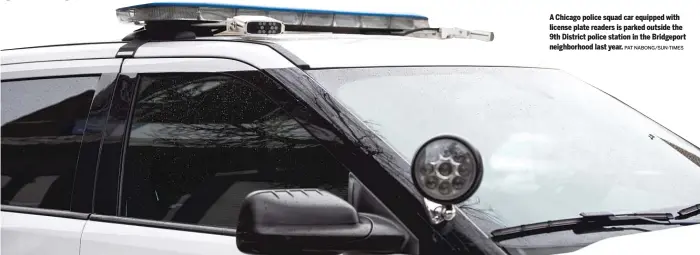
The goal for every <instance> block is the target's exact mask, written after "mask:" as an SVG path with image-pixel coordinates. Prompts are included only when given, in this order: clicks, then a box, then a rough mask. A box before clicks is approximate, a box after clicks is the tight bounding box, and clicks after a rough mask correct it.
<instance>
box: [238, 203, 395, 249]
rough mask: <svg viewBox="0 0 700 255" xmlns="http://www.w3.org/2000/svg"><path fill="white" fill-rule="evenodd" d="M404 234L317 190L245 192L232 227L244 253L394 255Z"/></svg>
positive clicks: (382, 219)
mask: <svg viewBox="0 0 700 255" xmlns="http://www.w3.org/2000/svg"><path fill="white" fill-rule="evenodd" d="M408 238H409V235H408V234H407V233H406V232H405V231H404V230H403V229H402V228H400V227H399V226H398V225H397V224H395V223H394V222H392V221H391V220H388V219H386V218H383V217H381V216H377V215H373V214H365V213H358V212H357V211H355V208H353V207H352V205H350V204H349V203H348V202H346V201H345V200H343V199H341V198H339V197H337V196H335V195H333V194H332V193H329V192H327V191H324V190H317V189H296V190H260V191H256V192H253V193H250V194H249V195H248V196H247V197H246V198H245V200H243V204H242V205H241V211H240V216H239V218H238V227H237V228H236V243H237V246H238V249H239V250H240V251H241V252H244V253H249V254H302V253H336V254H339V253H343V252H367V253H397V252H401V251H402V250H403V249H404V247H405V246H406V243H407V241H408Z"/></svg>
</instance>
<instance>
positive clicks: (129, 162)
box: [80, 58, 349, 255]
mask: <svg viewBox="0 0 700 255" xmlns="http://www.w3.org/2000/svg"><path fill="white" fill-rule="evenodd" d="M259 77H261V76H260V73H259V71H258V70H256V69H255V68H254V67H252V66H250V65H248V64H245V63H243V62H239V61H235V60H230V59H216V58H165V59H158V58H148V59H146V58H144V59H139V58H135V59H126V60H124V63H123V66H122V73H121V75H120V78H119V82H118V84H119V85H118V87H117V91H123V94H125V95H126V96H124V98H129V100H127V101H128V103H120V102H118V100H115V101H114V103H113V105H112V107H111V109H110V113H109V116H110V118H109V119H110V121H111V122H110V124H109V125H107V126H108V127H107V131H106V132H105V133H106V134H107V137H105V139H104V140H105V142H104V145H103V146H102V153H101V156H100V163H99V167H98V168H99V170H98V178H97V191H96V195H95V208H96V210H95V213H94V214H92V215H91V216H90V219H89V220H88V222H87V224H86V225H85V228H84V231H83V236H82V244H81V248H80V254H81V255H97V254H137V255H138V254H207V255H211V254H240V252H239V251H238V249H237V247H236V240H235V228H236V225H237V222H238V210H239V209H240V206H241V202H242V201H243V199H244V198H245V196H246V195H248V194H249V193H250V192H253V191H256V190H260V189H271V188H300V187H303V188H314V187H315V188H322V189H324V190H328V191H330V192H332V193H334V194H336V195H338V196H340V197H347V196H348V175H349V171H348V170H347V169H346V168H345V167H343V166H342V165H341V164H340V163H338V162H337V161H336V160H335V158H334V157H333V156H332V155H331V154H330V153H329V152H328V151H327V150H326V149H325V148H324V147H323V146H322V145H321V143H320V142H319V141H317V140H316V139H315V138H314V137H313V136H312V135H310V133H309V132H307V131H306V130H305V129H304V128H303V127H302V125H300V123H298V122H297V121H296V120H295V119H294V118H292V117H291V116H290V115H288V114H287V112H285V111H284V110H283V109H282V107H281V106H280V105H278V104H276V103H275V102H273V101H272V100H271V99H270V98H269V97H268V96H267V95H266V94H265V93H264V92H263V91H262V90H261V88H260V86H261V85H260V84H258V83H257V82H258V81H259V79H258V78H259ZM115 94H116V93H115Z"/></svg>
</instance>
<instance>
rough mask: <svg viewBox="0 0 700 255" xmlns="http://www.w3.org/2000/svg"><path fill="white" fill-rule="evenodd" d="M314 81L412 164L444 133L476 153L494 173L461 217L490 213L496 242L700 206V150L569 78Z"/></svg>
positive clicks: (345, 75) (331, 74)
mask: <svg viewBox="0 0 700 255" xmlns="http://www.w3.org/2000/svg"><path fill="white" fill-rule="evenodd" d="M310 74H311V75H312V76H313V77H314V79H316V80H317V81H318V82H319V83H320V84H321V85H322V86H324V88H325V89H326V90H327V91H329V93H330V94H331V95H332V96H334V97H335V98H336V99H338V100H339V101H340V102H341V103H342V104H344V105H345V107H347V108H349V109H350V110H351V111H352V112H353V113H354V114H355V115H357V116H358V117H359V118H361V119H362V120H363V121H364V122H365V123H371V125H369V124H368V126H369V127H370V128H371V129H372V130H375V132H378V134H379V135H380V136H381V137H382V138H383V139H384V140H385V142H387V143H388V144H389V145H391V146H392V147H393V148H395V149H396V150H397V151H398V152H399V154H401V155H402V156H403V157H404V159H406V160H407V161H409V160H411V159H412V157H413V154H414V153H415V151H416V149H417V148H418V147H419V146H420V145H421V144H422V143H424V142H425V141H427V140H428V139H430V138H432V137H434V136H436V135H439V134H445V133H448V134H456V135H458V136H461V137H463V138H465V139H467V141H469V142H470V143H472V144H473V145H474V146H475V147H476V148H477V149H478V150H479V151H480V152H481V155H482V157H483V161H484V169H485V174H484V179H483V183H482V184H481V187H480V188H479V190H478V191H477V193H476V194H475V195H474V196H473V197H472V198H471V199H470V200H469V201H467V202H465V204H464V206H465V207H466V208H468V209H467V211H469V210H473V211H479V212H484V213H486V215H487V216H488V222H489V225H493V226H488V227H487V228H488V229H489V231H490V230H492V229H494V228H497V227H506V226H515V225H521V224H527V223H534V222H540V221H547V220H554V219H562V218H571V217H578V215H579V213H581V212H596V211H608V212H613V213H624V212H637V211H654V210H659V209H664V208H678V207H683V206H689V205H691V204H696V203H698V202H700V197H699V196H698V194H700V158H698V155H700V153H699V152H698V150H697V149H696V148H695V147H693V146H692V145H691V144H689V143H687V142H685V141H684V140H683V139H681V138H679V137H677V136H675V135H674V134H672V133H671V132H669V131H668V130H666V129H664V128H663V127H661V126H660V125H658V124H656V123H655V122H653V121H651V120H649V119H648V118H646V117H645V116H643V115H641V114H639V113H638V112H636V111H634V110H633V109H631V108H629V107H627V106H626V105H624V104H623V103H621V102H619V101H617V100H615V99H614V98H612V97H610V96H608V95H607V94H605V93H603V92H601V91H599V90H597V89H596V88H594V87H592V86H590V85H588V84H587V83H585V82H583V81H581V80H578V79H577V78H575V77H572V76H571V75H569V74H567V73H565V72H563V71H560V70H553V69H536V68H510V67H410V68H406V67H403V68H351V69H325V70H313V71H310ZM678 209H680V208H678ZM477 222H480V221H477ZM480 224H485V223H483V222H482V223H480Z"/></svg>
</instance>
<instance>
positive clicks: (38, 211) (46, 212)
mask: <svg viewBox="0 0 700 255" xmlns="http://www.w3.org/2000/svg"><path fill="white" fill-rule="evenodd" d="M0 208H2V211H3V212H13V213H22V214H31V215H41V216H51V217H58V218H68V219H76V220H87V219H88V218H89V217H90V214H88V213H79V212H71V211H65V210H54V209H44V208H35V207H25V206H15V205H2V206H0Z"/></svg>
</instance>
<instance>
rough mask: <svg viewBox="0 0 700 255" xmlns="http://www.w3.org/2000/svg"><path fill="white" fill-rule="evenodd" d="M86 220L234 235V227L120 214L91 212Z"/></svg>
mask: <svg viewBox="0 0 700 255" xmlns="http://www.w3.org/2000/svg"><path fill="white" fill-rule="evenodd" d="M88 220H90V221H97V222H105V223H116V224H123V225H130V226H139V227H151V228H159V229H168V230H178V231H187V232H194V233H203V234H214V235H223V236H236V229H233V228H224V227H214V226H205V225H195V224H187V223H176V222H168V221H158V220H146V219H138V218H130V217H122V216H110V215H101V214H91V215H90V217H89V219H88Z"/></svg>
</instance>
